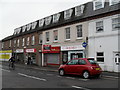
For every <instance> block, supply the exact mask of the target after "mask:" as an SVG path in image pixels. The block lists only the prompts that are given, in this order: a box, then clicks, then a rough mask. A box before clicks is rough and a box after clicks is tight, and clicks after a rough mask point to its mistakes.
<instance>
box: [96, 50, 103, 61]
mask: <svg viewBox="0 0 120 90" xmlns="http://www.w3.org/2000/svg"><path fill="white" fill-rule="evenodd" d="M96 59H97V61H98V62H104V52H97V56H96Z"/></svg>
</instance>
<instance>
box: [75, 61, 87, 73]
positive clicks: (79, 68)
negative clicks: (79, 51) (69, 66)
mask: <svg viewBox="0 0 120 90" xmlns="http://www.w3.org/2000/svg"><path fill="white" fill-rule="evenodd" d="M78 64H79V65H78V66H77V68H76V70H77V73H78V74H82V73H83V71H84V70H86V69H87V62H86V61H85V60H83V59H79V60H78Z"/></svg>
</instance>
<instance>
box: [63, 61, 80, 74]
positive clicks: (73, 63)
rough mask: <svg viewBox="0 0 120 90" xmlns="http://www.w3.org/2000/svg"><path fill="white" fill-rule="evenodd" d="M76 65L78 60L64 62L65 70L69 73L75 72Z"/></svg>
mask: <svg viewBox="0 0 120 90" xmlns="http://www.w3.org/2000/svg"><path fill="white" fill-rule="evenodd" d="M77 65H78V60H71V61H69V62H68V63H67V64H66V67H65V71H66V73H69V74H74V73H76V72H77V70H76V68H77Z"/></svg>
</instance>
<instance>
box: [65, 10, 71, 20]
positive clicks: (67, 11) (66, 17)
mask: <svg viewBox="0 0 120 90" xmlns="http://www.w3.org/2000/svg"><path fill="white" fill-rule="evenodd" d="M72 12H73V9H68V10H66V11H64V19H69V18H70V17H71V16H72Z"/></svg>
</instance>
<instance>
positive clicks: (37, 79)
mask: <svg viewBox="0 0 120 90" xmlns="http://www.w3.org/2000/svg"><path fill="white" fill-rule="evenodd" d="M18 74H19V75H21V76H25V77H28V78H33V79H37V80H41V81H47V80H46V79H43V78H38V77H34V76H29V75H26V74H23V73H18Z"/></svg>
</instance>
